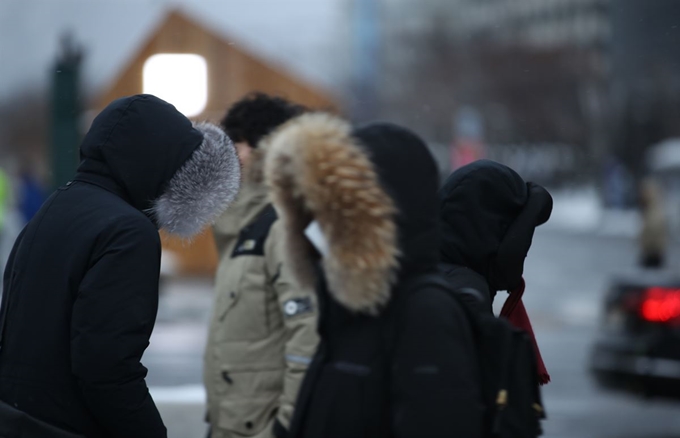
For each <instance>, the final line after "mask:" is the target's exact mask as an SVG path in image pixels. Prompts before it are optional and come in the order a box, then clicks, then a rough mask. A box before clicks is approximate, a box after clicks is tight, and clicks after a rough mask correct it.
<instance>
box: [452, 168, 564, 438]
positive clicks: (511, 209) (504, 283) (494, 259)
mask: <svg viewBox="0 0 680 438" xmlns="http://www.w3.org/2000/svg"><path fill="white" fill-rule="evenodd" d="M439 198H440V214H441V227H442V234H441V261H442V263H441V265H440V267H441V270H442V271H443V272H444V273H445V275H446V280H447V282H448V285H449V287H450V288H451V289H452V290H453V291H454V294H453V295H454V296H455V297H456V298H457V299H458V301H459V302H460V304H461V307H463V308H464V309H465V311H466V313H467V315H468V319H469V320H470V323H471V326H472V328H473V333H474V336H475V343H476V346H477V351H478V356H479V360H480V374H481V381H482V392H483V397H484V405H485V415H484V418H485V420H484V436H485V437H486V436H489V437H501V438H530V437H534V436H539V435H540V434H541V430H540V420H541V419H542V418H544V416H545V414H544V412H543V406H542V404H541V400H540V390H539V385H542V384H545V383H548V382H549V380H550V377H549V375H548V373H547V371H546V369H545V365H544V364H543V360H542V359H541V356H540V352H539V350H538V346H537V344H536V341H535V338H534V334H533V330H532V328H531V324H530V322H529V318H528V316H527V313H526V310H525V308H524V305H523V304H522V301H521V297H522V294H523V292H524V280H523V277H522V275H523V272H524V259H525V258H526V256H527V253H528V252H529V248H530V247H531V242H532V239H533V235H534V230H535V228H536V227H537V226H539V225H541V224H543V223H545V222H547V221H548V219H549V218H550V214H551V212H552V198H551V196H550V194H549V193H548V192H547V191H546V190H545V189H544V188H543V187H541V186H539V185H538V184H534V183H532V182H525V181H524V180H523V179H522V178H521V177H520V176H519V175H518V174H517V173H516V172H515V171H514V170H512V169H510V168H509V167H507V166H504V165H502V164H500V163H496V162H493V161H489V160H479V161H476V162H473V163H471V164H468V165H466V166H464V167H461V168H460V169H458V170H456V171H455V172H453V173H452V174H451V175H450V176H449V178H448V179H447V180H446V182H445V184H444V186H443V187H442V188H441V189H440V192H439ZM500 291H508V292H509V293H510V295H509V297H508V299H507V300H506V302H505V304H504V306H503V309H502V311H501V318H496V317H495V316H494V315H493V310H492V303H493V301H494V298H495V297H496V294H497V293H498V292H500Z"/></svg>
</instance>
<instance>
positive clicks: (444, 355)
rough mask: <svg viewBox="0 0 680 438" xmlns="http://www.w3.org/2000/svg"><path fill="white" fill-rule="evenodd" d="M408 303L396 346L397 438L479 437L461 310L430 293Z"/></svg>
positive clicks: (477, 399) (471, 357)
mask: <svg viewBox="0 0 680 438" xmlns="http://www.w3.org/2000/svg"><path fill="white" fill-rule="evenodd" d="M408 301H409V302H408V303H406V305H405V306H404V307H403V312H402V314H401V315H400V317H399V318H398V324H399V332H398V333H399V334H398V337H397V344H396V346H395V360H394V367H393V380H392V382H393V388H392V391H393V395H394V399H393V400H394V405H393V418H392V420H393V427H394V431H395V437H397V438H451V437H461V438H462V437H465V438H479V437H481V434H482V415H483V407H482V406H483V405H482V398H481V389H480V383H479V377H478V374H479V373H478V369H477V367H478V365H477V358H476V355H475V350H474V344H473V338H472V333H471V331H470V327H469V326H468V321H467V320H466V317H465V314H464V313H463V310H462V309H461V308H460V307H459V305H458V303H457V302H455V301H454V300H453V298H452V297H450V296H448V295H446V293H445V292H443V291H439V290H434V289H433V290H424V291H422V292H421V293H413V294H411V296H410V297H409V299H408Z"/></svg>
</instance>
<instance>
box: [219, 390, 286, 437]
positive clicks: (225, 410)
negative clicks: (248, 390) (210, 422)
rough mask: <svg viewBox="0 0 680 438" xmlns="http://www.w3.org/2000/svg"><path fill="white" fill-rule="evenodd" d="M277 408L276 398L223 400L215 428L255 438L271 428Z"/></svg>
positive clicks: (274, 396) (274, 395)
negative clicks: (254, 437)
mask: <svg viewBox="0 0 680 438" xmlns="http://www.w3.org/2000/svg"><path fill="white" fill-rule="evenodd" d="M277 407H278V396H277V395H276V394H272V395H271V397H264V398H252V399H244V398H241V399H233V400H232V399H225V400H222V401H221V402H220V412H219V419H218V421H217V427H219V428H220V429H224V430H227V431H230V432H233V433H234V434H236V436H244V437H250V436H256V435H258V434H260V433H261V432H262V431H264V430H265V429H267V428H271V427H273V422H274V417H275V416H276V411H277Z"/></svg>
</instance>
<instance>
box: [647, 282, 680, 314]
mask: <svg viewBox="0 0 680 438" xmlns="http://www.w3.org/2000/svg"><path fill="white" fill-rule="evenodd" d="M640 315H641V316H642V318H644V319H645V320H647V321H650V322H670V321H673V320H676V319H678V318H680V289H667V288H664V287H650V288H649V289H647V290H646V291H645V292H644V294H643V296H642V302H641V304H640Z"/></svg>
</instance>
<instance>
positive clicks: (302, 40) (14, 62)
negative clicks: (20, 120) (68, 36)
mask: <svg viewBox="0 0 680 438" xmlns="http://www.w3.org/2000/svg"><path fill="white" fill-rule="evenodd" d="M172 7H179V8H181V9H182V10H184V11H186V12H188V13H189V14H190V15H191V16H193V17H194V18H197V19H199V21H202V22H204V23H206V25H208V26H209V27H210V28H211V29H217V30H218V31H220V33H221V34H222V35H224V36H226V37H229V36H232V37H233V40H234V41H235V42H236V43H237V44H240V45H242V46H245V47H246V48H248V49H250V50H251V51H253V52H255V53H256V54H258V55H260V56H262V57H264V58H266V59H271V60H273V61H275V62H277V63H281V64H283V65H284V66H285V67H286V68H287V69H289V70H291V71H292V72H294V73H296V74H298V75H300V76H302V77H304V78H306V79H308V80H311V81H312V82H314V83H316V84H318V85H320V86H323V87H326V88H329V89H334V88H338V86H339V85H340V83H341V81H343V78H344V73H345V71H343V68H344V67H346V66H344V65H343V58H342V56H338V53H342V50H343V47H347V44H346V42H345V41H344V40H343V38H345V37H346V35H347V29H346V27H347V17H348V13H347V7H348V0H0V99H3V98H7V97H9V96H11V95H12V94H13V93H16V92H19V91H22V90H25V89H28V88H39V89H44V87H45V86H46V85H47V83H48V78H49V76H48V72H49V69H50V66H51V64H52V63H53V62H54V58H55V55H56V52H57V48H58V40H59V35H60V34H61V33H62V32H63V31H65V30H67V29H70V30H72V31H73V33H74V35H75V37H76V38H77V40H78V41H80V42H81V43H83V44H84V46H85V49H86V59H85V64H84V66H83V67H84V80H85V86H86V87H87V88H88V89H89V90H93V91H96V90H98V89H100V88H101V87H102V86H104V85H105V84H107V83H108V82H109V81H111V80H112V79H113V78H114V77H115V76H116V74H118V73H119V72H120V71H121V69H122V68H123V66H124V64H125V63H126V62H127V60H128V59H129V58H130V57H132V56H133V55H134V54H135V51H136V50H137V49H138V47H139V45H140V44H142V43H143V42H144V40H145V39H146V38H147V37H148V36H149V34H150V33H151V32H153V30H154V28H155V26H157V25H158V24H159V23H160V21H161V20H162V19H163V16H164V14H165V13H166V12H167V10H168V9H170V8H172Z"/></svg>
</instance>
